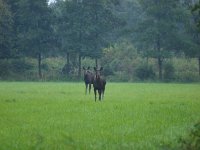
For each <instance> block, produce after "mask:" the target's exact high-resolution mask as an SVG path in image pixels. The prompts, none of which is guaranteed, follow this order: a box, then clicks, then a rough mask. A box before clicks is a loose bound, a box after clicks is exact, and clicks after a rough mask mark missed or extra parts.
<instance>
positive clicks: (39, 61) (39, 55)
mask: <svg viewBox="0 0 200 150" xmlns="http://www.w3.org/2000/svg"><path fill="white" fill-rule="evenodd" d="M41 62H42V57H41V53H39V54H38V76H39V79H41V78H42V70H41Z"/></svg>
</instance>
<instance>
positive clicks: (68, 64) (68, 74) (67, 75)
mask: <svg viewBox="0 0 200 150" xmlns="http://www.w3.org/2000/svg"><path fill="white" fill-rule="evenodd" d="M69 66H70V64H69V53H67V69H68V70H67V76H69V71H70V70H69Z"/></svg>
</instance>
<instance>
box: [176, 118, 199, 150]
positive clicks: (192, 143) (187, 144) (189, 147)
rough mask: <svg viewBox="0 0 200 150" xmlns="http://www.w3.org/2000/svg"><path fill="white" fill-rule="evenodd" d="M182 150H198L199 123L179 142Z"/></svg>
mask: <svg viewBox="0 0 200 150" xmlns="http://www.w3.org/2000/svg"><path fill="white" fill-rule="evenodd" d="M179 143H180V145H181V146H180V149H182V150H199V149H200V122H198V123H196V124H195V125H194V126H193V128H192V129H191V131H190V133H189V134H188V136H187V137H182V138H181V139H180V141H179Z"/></svg>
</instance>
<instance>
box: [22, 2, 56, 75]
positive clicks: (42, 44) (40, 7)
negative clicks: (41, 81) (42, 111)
mask: <svg viewBox="0 0 200 150" xmlns="http://www.w3.org/2000/svg"><path fill="white" fill-rule="evenodd" d="M19 5H20V8H21V9H20V10H19V12H18V13H19V15H20V16H19V20H20V22H19V24H20V26H19V28H18V30H19V35H18V37H19V39H20V42H21V43H23V45H22V47H21V48H23V50H24V53H25V54H26V55H29V56H33V57H37V60H38V76H39V78H42V72H41V61H42V56H44V55H45V54H46V53H47V52H48V51H49V50H50V49H51V47H52V44H53V43H54V38H53V34H52V33H53V29H52V12H51V9H50V8H49V7H48V2H47V0H34V1H33V0H21V1H20V4H19Z"/></svg>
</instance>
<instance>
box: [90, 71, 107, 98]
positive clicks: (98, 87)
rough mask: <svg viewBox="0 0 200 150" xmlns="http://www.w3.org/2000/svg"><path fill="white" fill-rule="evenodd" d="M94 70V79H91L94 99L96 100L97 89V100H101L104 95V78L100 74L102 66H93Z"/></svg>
mask: <svg viewBox="0 0 200 150" xmlns="http://www.w3.org/2000/svg"><path fill="white" fill-rule="evenodd" d="M94 70H95V76H94V81H93V87H94V95H95V101H96V97H97V91H98V94H99V100H102V99H103V97H104V92H105V87H106V80H105V78H104V77H103V76H101V71H102V70H103V68H102V67H101V69H100V70H97V69H96V67H94Z"/></svg>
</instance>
